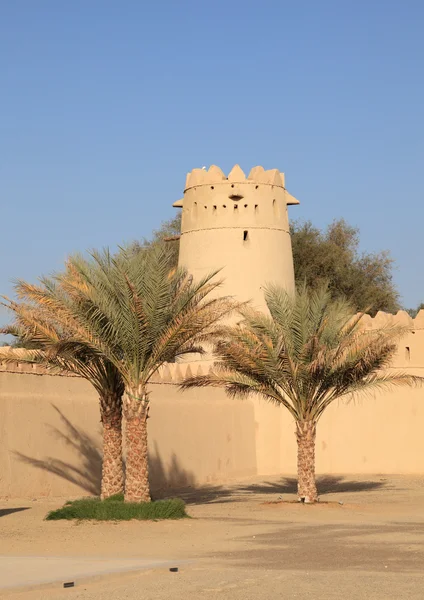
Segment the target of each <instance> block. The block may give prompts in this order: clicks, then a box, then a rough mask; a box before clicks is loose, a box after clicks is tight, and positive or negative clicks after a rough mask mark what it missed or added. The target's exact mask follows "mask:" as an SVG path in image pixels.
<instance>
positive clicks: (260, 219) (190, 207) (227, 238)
mask: <svg viewBox="0 0 424 600" xmlns="http://www.w3.org/2000/svg"><path fill="white" fill-rule="evenodd" d="M290 204H299V202H298V200H296V199H295V198H293V196H291V195H290V194H289V193H288V192H287V190H286V189H285V187H284V174H283V173H280V172H279V171H278V170H277V169H272V170H270V171H265V170H264V169H263V167H254V168H253V169H252V170H251V171H250V173H249V175H248V177H246V176H245V174H244V173H243V171H242V170H241V168H240V167H239V166H238V165H236V166H235V167H234V168H233V169H232V170H231V172H230V173H229V175H228V177H227V176H225V175H224V173H223V172H222V171H221V169H220V168H219V167H216V166H214V165H213V166H211V167H210V168H209V170H206V169H194V170H193V171H191V173H189V174H188V175H187V180H186V185H185V190H184V197H183V198H182V199H181V200H178V201H177V202H175V203H174V205H173V206H175V207H179V208H182V223H181V238H180V255H179V264H180V266H182V267H185V268H186V269H187V270H188V271H189V273H191V274H192V275H193V277H194V278H195V279H196V280H199V279H200V278H201V277H203V276H204V275H206V274H207V273H210V272H211V271H214V270H216V269H220V268H222V271H221V275H222V277H223V278H224V279H225V281H224V284H223V287H222V288H221V293H222V294H223V295H224V294H229V295H232V296H235V297H237V298H238V299H239V300H251V301H252V303H253V305H254V306H256V307H257V308H264V298H263V292H262V288H263V286H264V285H265V284H267V283H276V284H278V285H281V286H283V287H284V288H285V289H286V290H287V291H292V290H294V272H293V256H292V248H291V239H290V231H289V220H288V214H287V206H288V205H290Z"/></svg>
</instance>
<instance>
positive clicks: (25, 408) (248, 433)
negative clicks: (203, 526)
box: [0, 311, 424, 498]
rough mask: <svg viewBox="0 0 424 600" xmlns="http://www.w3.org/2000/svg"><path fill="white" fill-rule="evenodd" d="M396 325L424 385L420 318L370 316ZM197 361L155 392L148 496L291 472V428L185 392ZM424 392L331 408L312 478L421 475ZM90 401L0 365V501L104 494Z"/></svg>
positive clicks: (170, 371)
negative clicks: (183, 387)
mask: <svg viewBox="0 0 424 600" xmlns="http://www.w3.org/2000/svg"><path fill="white" fill-rule="evenodd" d="M385 323H391V324H393V325H396V324H398V323H403V324H406V325H408V327H410V329H409V332H408V334H407V335H406V336H405V337H404V338H403V339H402V341H401V343H400V344H399V349H398V353H397V355H396V358H395V360H394V361H393V365H392V369H393V370H402V371H406V372H409V373H413V374H416V375H424V311H421V312H420V313H419V315H418V316H417V317H416V318H415V319H410V317H409V316H408V315H407V314H406V313H403V312H399V313H398V314H397V315H386V314H384V313H379V314H377V315H376V317H375V318H374V319H372V318H371V317H365V319H364V324H366V326H367V327H381V326H382V325H383V324H385ZM207 368H208V366H207V365H205V364H202V363H182V364H178V363H173V364H168V365H165V366H164V367H163V368H162V369H161V370H160V371H159V372H158V373H157V375H156V376H155V379H154V381H153V382H152V383H151V385H150V392H151V400H152V403H151V418H150V419H149V423H148V426H149V453H150V462H151V479H152V488H153V490H154V492H155V493H158V492H161V491H164V490H171V489H177V488H180V487H185V486H203V485H207V486H220V485H225V483H227V482H231V481H234V480H239V479H243V478H244V477H250V476H253V475H260V476H264V477H266V476H268V475H273V476H275V475H280V474H281V475H291V474H295V472H296V441H295V435H294V423H293V421H292V419H291V417H290V415H289V414H288V412H287V411H286V410H284V409H283V408H281V407H277V406H273V405H270V404H268V403H266V402H264V401H263V400H259V399H250V400H243V401H242V400H231V399H229V398H228V397H226V395H225V393H224V392H223V391H222V390H217V389H201V390H189V391H186V392H181V391H180V390H179V385H178V384H179V382H180V381H181V380H182V379H183V378H184V377H186V376H187V375H190V373H191V374H193V373H202V372H204V371H205V369H207ZM423 423H424V392H423V390H422V389H420V388H417V389H410V388H395V389H393V390H391V391H381V392H378V393H373V394H371V395H367V396H362V395H358V396H356V397H355V398H354V399H353V400H350V401H347V400H340V401H337V402H335V403H334V404H333V405H332V406H331V407H330V408H329V409H328V410H327V411H326V412H325V414H324V416H323V418H322V420H321V421H320V422H319V424H318V433H317V473H318V474H340V473H341V474H349V473H362V474H390V473H408V474H417V475H422V474H423V473H424V436H423V435H422V424H423ZM100 461H101V425H100V415H99V407H98V400H97V395H96V393H95V392H94V389H93V388H92V387H91V386H90V385H89V384H88V383H87V382H86V381H84V380H82V379H80V378H78V377H75V376H67V375H66V374H61V375H48V374H46V373H45V370H44V369H42V368H41V367H38V366H37V367H34V368H33V367H31V366H28V365H24V364H22V363H18V362H17V363H16V364H14V365H13V364H8V365H4V364H3V365H0V497H25V498H38V497H54V496H69V497H71V496H78V495H81V494H90V493H95V492H96V491H97V490H98V486H99V484H100V464H101V462H100Z"/></svg>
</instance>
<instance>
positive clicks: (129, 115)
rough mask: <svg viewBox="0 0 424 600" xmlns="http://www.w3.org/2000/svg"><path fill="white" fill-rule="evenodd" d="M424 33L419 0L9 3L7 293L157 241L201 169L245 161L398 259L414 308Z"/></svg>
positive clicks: (1, 67)
mask: <svg viewBox="0 0 424 600" xmlns="http://www.w3.org/2000/svg"><path fill="white" fill-rule="evenodd" d="M423 31H424V2H422V1H420V0H416V1H414V0H404V1H403V2H400V1H394V0H384V1H383V0H355V1H353V0H333V1H329V0H322V1H320V2H317V1H316V0H296V1H293V0H291V1H290V2H288V1H285V0H275V1H272V2H269V1H261V2H251V1H248V0H247V1H243V2H242V1H240V0H239V1H233V0H227V1H225V2H222V1H220V0H218V1H215V2H202V1H201V0H198V1H196V2H191V1H185V0H180V1H179V2H176V1H175V0H169V1H167V2H164V1H162V2H161V1H160V0H158V1H156V2H146V1H143V0H120V1H118V0H114V1H110V0H72V1H70V2H65V1H57V0H37V1H31V0H2V1H1V0H0V73H1V80H0V81H1V83H0V85H1V93H0V199H1V213H0V214H1V225H2V226H1V231H0V248H1V260H0V291H1V292H2V293H6V294H10V293H11V289H12V287H11V283H10V281H11V279H12V278H17V277H21V278H25V279H29V280H35V279H36V277H37V276H38V275H40V274H47V273H49V272H51V271H52V270H58V269H60V268H61V266H62V264H63V261H64V259H65V257H66V256H67V255H68V254H70V253H73V252H75V251H81V250H85V249H87V248H101V247H103V246H111V247H115V246H116V244H119V243H121V242H124V241H129V240H133V239H140V238H142V237H143V236H148V235H149V234H150V232H151V230H152V229H153V228H157V227H158V226H159V225H160V222H161V221H162V220H164V219H167V218H170V217H171V216H173V214H174V212H173V211H175V209H173V208H172V207H171V204H172V202H173V201H175V200H177V199H178V198H180V197H181V195H182V191H183V186H184V181H185V174H186V172H187V171H189V170H191V169H192V168H194V167H201V166H203V165H207V166H209V165H210V164H217V165H219V166H220V167H221V168H222V169H223V170H224V171H227V172H228V171H229V170H230V168H231V167H232V166H233V165H234V164H235V163H239V164H240V165H241V167H242V168H243V169H244V170H245V171H248V170H249V169H250V168H251V167H252V166H254V165H256V164H262V165H263V166H264V167H265V168H268V169H270V168H279V169H280V170H281V171H284V172H285V173H286V185H287V188H288V190H289V191H290V192H291V193H292V194H293V195H294V196H295V197H297V198H298V199H299V200H300V201H301V205H300V206H298V207H292V208H291V209H290V215H291V217H292V218H302V219H311V220H312V222H313V223H314V224H315V225H317V226H319V227H323V226H325V225H326V224H328V223H329V222H331V221H332V220H333V219H334V218H338V217H344V218H346V220H347V221H348V222H349V223H351V224H353V225H357V226H359V228H360V230H361V244H362V249H363V250H367V251H378V250H382V249H389V250H390V251H391V253H392V256H393V257H394V258H395V260H396V264H397V269H396V271H395V279H396V283H397V285H398V287H399V290H400V292H401V294H402V301H403V303H404V304H405V305H407V306H416V305H417V304H418V303H419V302H420V301H423V300H424V268H423V261H422V255H423V239H424V208H423V193H424V192H423V190H424V186H423V184H422V180H421V175H422V173H423V169H424V118H423V117H424V114H423V111H424V70H423V65H424V35H423ZM5 318H6V315H5V314H4V313H3V314H1V315H0V322H2V321H3V322H4V320H5Z"/></svg>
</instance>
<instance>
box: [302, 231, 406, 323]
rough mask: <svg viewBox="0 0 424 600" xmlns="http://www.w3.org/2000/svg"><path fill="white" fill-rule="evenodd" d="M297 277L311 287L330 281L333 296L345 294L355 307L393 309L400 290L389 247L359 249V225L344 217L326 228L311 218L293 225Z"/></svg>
mask: <svg viewBox="0 0 424 600" xmlns="http://www.w3.org/2000/svg"><path fill="white" fill-rule="evenodd" d="M291 230H292V245H293V260H294V268H295V278H296V281H297V282H298V283H302V284H303V283H306V284H307V285H308V286H309V287H311V288H316V287H318V286H320V285H321V284H322V283H323V282H324V281H327V282H328V283H329V288H330V291H331V293H332V296H333V297H337V296H340V295H342V296H345V297H346V298H348V299H349V301H350V302H351V304H352V305H353V307H354V309H355V310H358V311H361V310H369V312H370V313H371V314H375V313H376V312H377V311H379V310H381V311H385V312H390V313H394V312H396V311H397V310H399V308H400V305H399V294H398V291H397V289H396V287H395V285H394V282H393V276H392V269H393V259H392V258H391V257H390V254H389V252H388V251H382V252H378V253H363V254H361V253H360V252H359V229H358V228H356V227H352V226H351V225H349V224H348V223H346V221H345V220H344V219H339V220H336V221H333V222H332V223H331V224H330V225H329V226H328V227H327V229H326V230H325V231H321V230H320V229H318V228H317V227H314V226H313V225H312V223H311V222H310V221H307V222H304V223H299V222H296V221H295V222H294V223H293V224H292V225H291Z"/></svg>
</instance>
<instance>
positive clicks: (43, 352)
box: [0, 278, 124, 498]
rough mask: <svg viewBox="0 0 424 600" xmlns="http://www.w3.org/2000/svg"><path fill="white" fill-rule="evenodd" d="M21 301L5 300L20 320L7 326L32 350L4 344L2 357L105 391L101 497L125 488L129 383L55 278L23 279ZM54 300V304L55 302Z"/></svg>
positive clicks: (19, 286)
mask: <svg viewBox="0 0 424 600" xmlns="http://www.w3.org/2000/svg"><path fill="white" fill-rule="evenodd" d="M15 291H16V293H17V295H18V297H19V298H20V299H21V302H14V301H12V300H9V299H8V298H5V300H6V303H5V305H6V306H7V307H8V308H9V309H10V310H11V311H12V312H13V314H14V317H15V323H14V324H13V325H10V326H8V327H5V328H4V329H3V330H2V333H5V334H12V335H14V336H17V337H18V339H20V340H22V341H23V342H25V344H28V346H29V348H19V349H7V348H0V360H2V361H4V362H7V361H9V362H10V361H16V360H19V361H20V362H26V363H35V364H41V365H44V366H45V367H46V368H47V369H48V370H49V371H53V372H54V371H67V372H70V373H74V374H75V375H78V376H80V377H83V378H84V379H86V380H87V381H89V382H90V383H91V385H92V386H93V387H94V388H95V390H96V391H97V393H98V394H99V401H100V415H101V422H102V425H103V461H102V481H101V497H102V498H108V497H110V496H114V495H115V494H122V493H123V492H124V471H123V462H122V395H123V393H124V383H123V381H122V378H121V375H120V373H119V371H118V370H117V369H116V367H115V366H114V365H113V364H112V363H111V362H110V361H109V360H107V358H106V357H105V356H103V355H102V354H100V353H99V352H98V351H97V350H96V349H95V348H94V347H93V346H92V345H91V344H90V343H88V342H87V341H86V340H85V339H83V338H85V337H86V332H82V331H81V327H80V326H79V324H78V322H77V321H76V320H75V319H74V318H73V316H72V311H71V306H70V305H71V304H72V298H71V297H70V296H69V295H67V294H66V293H65V292H64V290H63V289H61V288H60V286H57V285H56V284H55V283H54V281H53V280H50V279H47V278H44V279H42V280H41V284H40V285H38V286H34V285H31V284H28V283H26V282H24V281H19V282H18V283H17V285H16V286H15ZM52 303H54V308H53V309H52V308H51V304H52Z"/></svg>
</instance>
